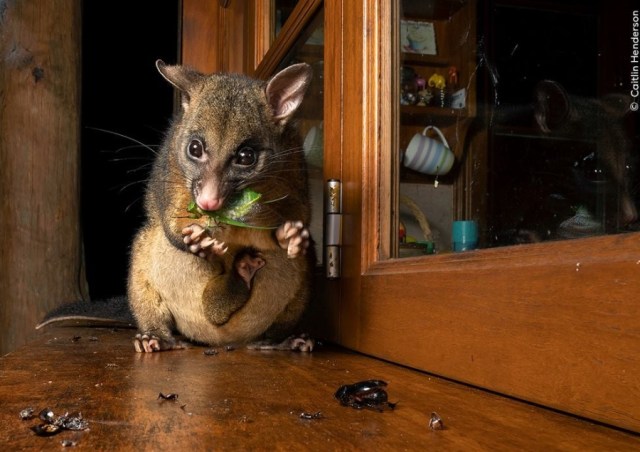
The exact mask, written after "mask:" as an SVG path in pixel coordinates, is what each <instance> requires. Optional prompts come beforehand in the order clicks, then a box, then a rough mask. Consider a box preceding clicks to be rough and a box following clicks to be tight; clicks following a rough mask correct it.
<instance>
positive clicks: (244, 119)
mask: <svg viewBox="0 0 640 452" xmlns="http://www.w3.org/2000/svg"><path fill="white" fill-rule="evenodd" d="M158 68H159V70H160V72H161V73H162V74H163V75H164V76H165V78H167V80H169V81H170V82H171V83H172V84H174V85H175V86H176V87H177V88H179V89H180V90H181V92H182V94H183V99H184V101H183V108H182V111H181V112H180V113H179V114H178V115H177V116H176V118H175V119H174V122H173V124H172V126H171V128H170V130H169V132H168V134H167V137H166V140H165V143H164V145H163V146H162V148H161V150H160V151H159V154H158V156H157V159H156V161H155V163H154V167H153V170H152V173H151V178H150V180H149V184H148V188H147V192H146V198H145V206H146V213H147V222H146V224H145V225H144V226H143V227H142V229H141V230H140V231H139V233H138V234H137V236H136V238H135V240H134V243H133V248H132V258H131V268H130V276H129V284H128V297H129V303H130V306H131V309H132V311H133V313H134V316H135V318H136V321H137V323H138V327H139V330H140V332H141V334H143V335H145V336H147V337H149V338H155V339H156V340H157V341H158V343H159V344H160V345H159V347H158V348H159V349H169V348H173V347H174V346H175V345H176V341H175V339H174V338H173V335H172V333H173V332H174V331H176V330H177V331H178V332H179V333H181V334H182V335H184V336H186V337H187V338H189V339H191V340H193V341H197V342H201V343H206V344H210V345H222V344H238V343H246V342H249V341H252V340H254V339H256V338H258V337H261V336H262V335H263V334H264V333H267V334H268V335H269V334H271V335H279V334H284V333H286V332H287V331H289V330H290V329H291V328H292V327H293V326H294V325H295V324H296V322H297V321H298V319H299V317H300V315H301V314H302V312H303V310H304V308H305V306H306V304H307V299H308V297H309V291H310V288H309V284H310V278H311V268H312V265H313V259H312V257H311V256H310V255H302V253H301V254H300V255H298V256H297V257H294V258H291V257H289V256H288V255H287V249H286V244H283V243H279V242H278V240H277V239H276V237H275V236H274V231H273V230H272V229H269V230H262V229H250V228H246V229H245V228H239V227H234V226H228V225H220V226H219V227H214V228H212V229H210V230H209V231H208V232H209V235H210V236H211V237H212V238H215V239H216V240H218V241H221V242H224V243H225V244H226V245H227V246H228V251H227V252H226V253H224V254H223V255H215V254H213V255H210V256H207V257H206V258H203V257H200V256H198V255H196V254H194V253H192V252H190V251H189V250H188V249H187V246H186V245H185V243H184V237H183V232H182V231H183V229H184V228H185V227H188V226H190V225H192V224H194V223H195V224H199V225H200V226H203V227H206V226H207V219H206V217H202V218H200V219H197V220H194V219H192V218H189V214H188V213H187V211H186V207H187V206H188V204H189V203H190V202H191V201H192V200H193V199H195V196H196V195H195V193H197V192H198V190H199V188H198V187H200V186H202V185H206V184H210V185H209V186H210V187H214V188H215V190H216V193H219V195H220V197H221V198H224V199H229V197H230V196H232V195H233V193H235V192H238V191H239V190H241V189H242V188H247V187H250V188H251V189H252V190H254V191H257V192H258V193H261V194H262V199H261V201H266V200H273V201H274V202H272V203H268V204H264V205H262V204H261V206H262V207H261V208H259V209H257V210H256V211H255V212H251V213H250V214H248V215H247V218H246V219H245V221H246V223H248V224H251V225H257V226H265V227H272V226H281V225H282V224H283V223H285V222H286V221H289V220H291V221H302V222H303V223H304V225H308V224H309V221H310V206H309V200H308V189H307V178H306V166H305V161H304V157H303V153H302V152H301V149H302V148H301V143H300V138H299V136H298V132H297V130H296V128H295V126H294V124H293V122H292V120H291V115H292V113H293V112H294V111H295V109H296V108H297V105H298V104H299V102H300V101H301V99H302V95H303V94H304V91H305V90H306V86H307V85H308V83H309V79H310V71H309V68H308V66H306V65H297V67H296V68H295V69H291V70H289V71H288V72H286V71H287V69H285V70H284V71H282V72H281V73H280V74H279V75H276V76H275V77H274V79H272V80H271V81H270V82H269V83H268V84H267V83H265V82H261V81H256V80H253V79H249V78H246V77H243V76H239V75H219V74H217V75H216V74H214V75H210V76H205V75H202V74H199V73H197V72H194V71H192V70H189V69H186V68H183V67H180V66H165V65H164V64H163V63H161V62H159V63H158ZM292 102H293V103H292ZM194 137H195V138H197V139H199V140H202V142H203V143H205V148H206V151H207V158H208V160H207V162H206V164H202V163H197V164H194V162H193V161H192V160H193V159H190V156H189V155H188V154H187V152H186V149H187V146H188V145H189V143H190V140H193V139H194ZM243 146H251V147H252V148H254V149H256V150H259V158H258V161H257V162H256V164H255V165H253V166H252V167H250V168H238V165H234V160H233V159H234V155H235V154H234V153H236V151H237V150H238V149H240V148H242V147H243ZM283 247H284V248H283ZM243 253H259V255H260V256H261V257H262V259H263V260H264V261H265V262H266V264H265V266H264V267H263V268H260V269H259V270H258V271H257V273H256V274H255V276H254V277H253V280H252V281H251V285H250V286H251V287H250V288H248V287H247V285H246V284H245V283H244V282H243V281H242V280H241V279H240V278H239V277H238V275H237V273H236V271H235V268H234V265H235V264H234V262H237V259H238V258H239V256H242V255H243ZM138 340H140V339H138ZM147 351H149V350H147Z"/></svg>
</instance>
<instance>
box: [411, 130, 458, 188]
mask: <svg viewBox="0 0 640 452" xmlns="http://www.w3.org/2000/svg"><path fill="white" fill-rule="evenodd" d="M429 130H433V131H434V132H435V133H436V134H437V135H438V137H439V138H440V141H438V140H436V139H434V138H431V137H429V136H427V132H428V131H429ZM455 160H456V158H455V155H454V153H453V152H452V151H451V149H450V148H449V143H447V140H446V138H445V137H444V135H443V134H442V132H441V131H440V129H438V128H437V127H435V126H428V127H425V129H424V130H423V131H422V133H421V134H420V133H416V134H415V135H414V136H413V138H411V141H410V142H409V145H408V146H407V150H406V151H405V153H404V160H403V163H404V166H406V167H407V168H411V169H413V170H416V171H420V172H421V173H423V174H429V175H432V176H437V175H439V176H442V175H445V174H447V173H448V172H449V171H450V170H451V167H452V166H453V163H454V162H455Z"/></svg>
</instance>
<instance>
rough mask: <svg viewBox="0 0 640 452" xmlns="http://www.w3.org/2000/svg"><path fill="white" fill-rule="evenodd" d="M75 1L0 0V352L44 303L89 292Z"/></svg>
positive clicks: (21, 337) (25, 331)
mask: <svg viewBox="0 0 640 452" xmlns="http://www.w3.org/2000/svg"><path fill="white" fill-rule="evenodd" d="M80 3H81V0H48V1H46V2H43V1H39V0H22V1H19V2H13V1H0V354H5V353H7V352H9V351H11V350H13V349H15V348H16V347H18V346H19V345H21V344H23V343H25V342H26V341H27V340H28V339H29V338H30V337H31V336H33V335H34V333H35V331H34V326H35V324H36V323H37V322H38V321H39V320H40V319H41V318H42V316H43V315H44V314H45V313H46V312H47V311H49V310H50V309H51V308H53V307H55V306H58V305H60V304H62V303H64V302H68V301H75V300H78V299H80V298H83V295H84V294H86V292H87V291H86V281H85V278H84V265H83V254H82V240H81V234H80V222H79V204H80V192H79V180H80V177H79V166H80V165H79V163H80V159H79V142H80V126H79V124H80V119H79V118H80V116H79V110H80V36H81V28H80V25H81V10H80ZM105 240H108V238H105Z"/></svg>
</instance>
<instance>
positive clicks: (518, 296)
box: [183, 0, 640, 431]
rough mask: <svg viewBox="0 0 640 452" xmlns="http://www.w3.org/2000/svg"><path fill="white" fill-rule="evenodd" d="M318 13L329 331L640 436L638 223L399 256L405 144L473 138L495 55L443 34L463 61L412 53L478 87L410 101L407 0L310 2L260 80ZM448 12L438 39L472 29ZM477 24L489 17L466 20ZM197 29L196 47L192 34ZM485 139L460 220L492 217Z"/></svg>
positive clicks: (458, 186) (270, 54) (459, 199)
mask: <svg viewBox="0 0 640 452" xmlns="http://www.w3.org/2000/svg"><path fill="white" fill-rule="evenodd" d="M248 3H249V4H251V3H252V2H248ZM430 3H433V2H430ZM435 3H436V4H438V3H443V4H445V5H448V6H450V5H453V4H454V3H455V4H456V5H458V4H461V5H463V6H462V7H459V8H458V7H456V8H458V9H457V10H456V12H455V13H454V15H453V17H454V18H455V17H462V16H457V15H464V14H467V15H469V14H471V15H473V16H474V17H473V18H472V19H475V18H478V20H480V22H482V21H483V19H484V18H485V16H486V15H488V14H489V13H490V11H487V10H479V9H478V7H477V5H476V2H475V1H473V0H468V1H466V2H435ZM188 4H189V2H186V1H185V6H187V5H188ZM216 7H217V6H216ZM319 9H322V11H323V14H324V16H323V17H324V50H323V52H324V55H323V57H324V71H323V75H324V78H323V80H324V83H323V85H324V88H323V102H322V103H323V106H324V113H323V122H324V132H325V135H324V162H323V176H322V177H323V178H324V179H325V180H326V179H331V178H334V179H339V180H341V181H342V186H343V192H342V199H343V212H344V214H343V237H342V253H343V254H342V275H341V278H340V279H338V280H337V281H326V282H325V289H326V294H327V296H326V299H325V300H323V303H324V306H323V315H324V317H323V321H324V322H325V328H324V331H325V335H326V338H327V339H328V340H330V341H334V342H337V343H339V344H342V345H344V346H346V347H349V348H352V349H354V350H358V351H360V352H363V353H366V354H370V355H373V356H377V357H380V358H383V359H386V360H389V361H392V362H396V363H400V364H403V365H407V366H410V367H413V368H417V369H421V370H424V371H427V372H431V373H434V374H438V375H441V376H444V377H447V378H451V379H454V380H458V381H462V382H465V383H469V384H471V385H475V386H479V387H483V388H487V389H489V390H492V391H496V392H499V393H502V394H506V395H509V396H513V397H516V398H519V399H524V400H528V401H531V402H534V403H538V404H541V405H544V406H549V407H551V408H554V409H558V410H561V411H567V412H570V413H574V414H577V415H580V416H584V417H587V418H590V419H594V420H597V421H600V422H604V423H607V424H612V425H616V426H618V427H622V428H625V429H630V430H634V431H640V422H639V421H638V419H640V387H639V386H638V384H637V382H636V380H637V379H636V378H635V376H636V375H638V374H639V373H640V355H638V350H640V304H639V302H640V300H639V298H638V295H637V294H638V293H640V236H639V235H638V233H627V234H621V235H608V236H599V237H591V238H585V239H580V240H573V241H558V242H549V243H537V244H529V245H526V246H508V247H502V248H492V249H484V250H477V251H472V252H468V253H441V254H436V255H433V256H426V257H416V258H406V259H401V258H397V257H396V256H397V239H396V237H397V224H398V216H397V206H398V199H399V191H400V190H399V183H400V182H401V179H402V178H403V177H404V176H405V174H404V173H403V172H402V171H401V168H400V163H399V156H398V149H399V148H400V147H401V146H402V143H403V142H405V141H406V140H407V136H409V135H410V133H412V132H413V131H414V130H415V128H416V127H421V126H422V125H423V124H424V123H423V121H424V120H425V118H426V120H433V121H434V122H436V123H438V124H440V125H442V126H443V128H444V129H445V130H446V129H447V127H453V129H451V130H449V132H448V133H451V134H455V133H460V135H459V136H460V137H464V136H465V130H466V129H465V128H466V127H468V126H469V123H470V121H471V120H472V119H473V118H475V117H478V116H480V112H479V111H478V109H477V108H476V106H477V103H476V89H477V88H476V86H477V85H474V84H473V83H472V82H471V81H472V79H473V77H474V75H473V74H474V71H476V70H477V69H478V68H479V67H481V63H482V61H481V60H482V57H483V56H482V55H479V52H478V50H477V41H474V40H472V41H470V42H471V43H472V44H473V45H469V47H467V48H466V50H464V51H462V53H459V51H458V50H459V49H457V48H456V47H455V46H454V43H453V42H449V43H448V44H446V38H445V39H444V40H441V43H442V45H443V46H447V45H448V46H449V53H448V56H438V57H418V58H407V62H410V63H411V64H412V65H414V66H416V67H419V68H423V69H425V68H426V70H428V71H434V70H435V71H437V70H440V69H441V68H445V67H449V66H450V65H454V64H455V65H457V67H458V70H459V77H460V80H461V81H463V82H464V83H470V85H469V96H468V97H467V103H466V105H465V108H463V109H460V110H459V111H455V110H452V109H447V108H444V109H442V108H441V107H431V106H430V107H415V106H411V107H408V108H405V107H402V106H400V104H399V102H397V99H398V96H399V77H400V76H399V63H400V56H399V53H398V41H399V38H398V36H399V33H398V27H399V19H400V16H399V14H400V13H399V8H398V6H397V5H395V4H393V2H387V1H379V0H357V1H352V0H348V1H347V0H327V1H325V2H319V1H304V0H301V1H300V2H298V5H297V6H296V8H295V10H294V13H292V15H291V17H290V19H289V20H290V21H293V22H287V23H286V24H285V25H284V27H283V30H282V32H281V33H280V34H279V36H278V38H276V40H275V41H274V42H273V43H271V44H270V47H269V49H268V50H267V51H266V52H265V57H264V59H262V60H261V61H260V64H259V65H258V67H257V69H256V70H255V73H256V74H257V75H258V76H261V77H267V76H268V75H269V74H271V73H273V71H274V70H275V68H277V67H278V65H279V64H280V62H281V60H282V59H283V58H284V57H285V56H286V55H287V52H288V51H289V50H290V49H291V47H292V46H293V44H294V42H295V41H296V38H297V37H298V35H299V34H300V33H302V30H303V29H304V27H305V26H306V24H308V23H309V21H310V20H312V18H313V17H314V16H315V14H317V13H318V11H319ZM434 20H435V22H436V36H439V34H438V33H444V35H443V36H445V35H446V33H448V32H449V31H451V30H449V31H446V30H445V28H446V27H452V29H453V28H455V27H458V25H456V23H455V19H454V21H453V22H448V21H444V22H447V23H444V22H443V23H441V24H439V23H438V20H440V19H438V17H437V16H434ZM466 23H467V25H469V24H475V23H476V21H475V20H469V17H467V20H466ZM482 23H484V22H482ZM185 26H186V24H185ZM199 31H200V30H198V29H195V30H194V29H190V30H185V33H184V36H185V38H186V37H187V36H190V38H189V39H191V40H193V39H196V38H197V36H198V33H199ZM469 32H470V33H471V32H472V31H471V29H469ZM473 33H475V30H474V31H473ZM243 36H244V39H249V40H251V39H253V40H254V41H255V42H258V41H260V39H263V38H264V35H263V36H262V37H261V36H258V35H256V34H255V33H254V32H253V30H249V29H246V28H245V29H244V33H243ZM189 39H185V40H184V41H183V46H184V47H188V46H190V45H191V44H190V40H189ZM260 42H263V44H264V41H260ZM217 45H218V46H220V45H222V46H223V47H224V43H221V42H217ZM444 48H445V47H443V49H444ZM449 58H453V59H456V60H455V62H454V61H453V60H450V59H449ZM192 62H193V61H192ZM196 62H197V61H196ZM245 69H246V68H245ZM248 72H252V71H251V70H249V71H248ZM420 108H423V109H424V110H419V109H420ZM483 114H484V113H483ZM456 125H457V126H461V127H462V128H459V129H455V127H456ZM478 136H479V138H477V139H476V142H475V144H474V146H475V147H474V149H473V152H474V153H475V154H474V157H473V158H471V159H470V160H469V163H467V167H466V168H465V169H464V170H463V171H461V172H460V173H459V175H458V176H457V178H456V179H455V180H451V181H448V183H449V184H451V186H452V187H454V194H453V205H454V215H456V216H465V215H468V214H472V213H474V212H477V211H480V212H482V202H483V201H482V199H480V198H479V197H477V195H476V194H474V193H473V184H472V180H473V181H474V182H477V181H479V180H480V181H482V177H483V175H482V171H483V166H482V165H483V163H482V162H486V158H485V157H484V155H486V146H487V143H486V139H484V138H483V136H482V134H480V135H478ZM483 140H484V141H483ZM454 146H455V145H454ZM485 164H486V163H485ZM476 176H477V178H476ZM427 183H431V182H429V181H427ZM474 203H475V204H474ZM477 209H479V210H477Z"/></svg>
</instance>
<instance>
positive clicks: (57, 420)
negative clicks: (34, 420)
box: [31, 408, 89, 436]
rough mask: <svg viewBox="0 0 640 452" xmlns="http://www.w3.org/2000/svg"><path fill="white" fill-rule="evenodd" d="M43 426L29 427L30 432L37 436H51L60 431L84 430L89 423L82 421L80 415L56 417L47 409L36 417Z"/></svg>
mask: <svg viewBox="0 0 640 452" xmlns="http://www.w3.org/2000/svg"><path fill="white" fill-rule="evenodd" d="M38 417H39V418H40V420H41V421H43V422H44V423H43V424H40V425H35V426H33V427H31V430H33V431H34V432H35V434H36V435H38V436H53V435H55V434H57V433H60V432H61V431H62V430H86V429H87V428H89V422H88V421H86V420H85V419H83V417H82V414H80V413H78V414H77V415H70V414H69V413H65V414H63V415H62V416H56V415H55V414H54V413H53V411H51V410H50V409H49V408H45V409H44V410H42V411H40V414H39V415H38Z"/></svg>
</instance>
